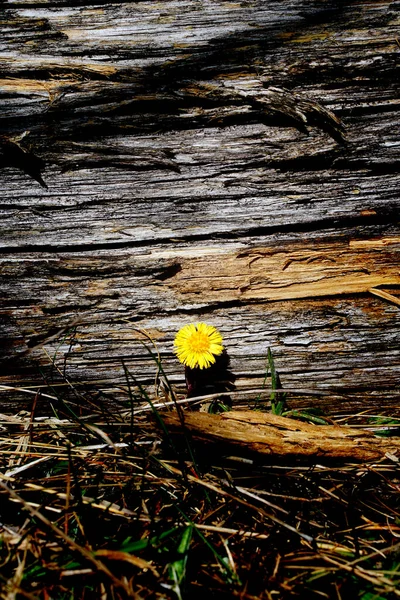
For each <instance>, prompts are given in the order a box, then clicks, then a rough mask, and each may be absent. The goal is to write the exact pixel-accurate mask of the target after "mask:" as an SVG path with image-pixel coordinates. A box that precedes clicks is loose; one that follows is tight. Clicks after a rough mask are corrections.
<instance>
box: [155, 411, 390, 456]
mask: <svg viewBox="0 0 400 600" xmlns="http://www.w3.org/2000/svg"><path fill="white" fill-rule="evenodd" d="M162 419H163V421H164V424H165V425H166V427H167V429H168V430H169V431H170V432H172V433H174V434H180V435H183V433H184V430H186V432H187V433H189V434H190V438H191V440H193V442H196V443H197V444H198V448H199V449H201V448H203V451H209V448H210V445H217V444H218V448H219V451H220V452H221V453H222V454H225V455H226V454H228V453H229V452H237V453H238V454H237V456H249V455H253V456H254V455H258V457H259V458H261V457H262V458H265V457H266V456H268V457H270V458H282V457H285V458H291V459H299V460H301V459H302V460H305V459H313V460H318V461H320V460H322V461H324V460H327V461H331V460H333V461H337V460H352V461H370V460H379V459H382V458H384V457H385V455H386V454H391V455H396V453H398V452H399V450H400V440H399V439H398V438H389V439H386V438H382V437H377V436H374V435H373V434H372V433H371V432H369V431H366V430H363V429H355V428H351V427H340V426H337V425H335V426H331V425H310V424H309V423H304V422H302V421H296V420H294V419H289V418H286V417H280V416H277V415H272V414H267V413H260V412H258V411H231V412H226V413H222V414H220V415H209V414H206V413H188V412H185V413H184V427H182V423H181V420H180V419H179V417H178V415H177V414H176V413H166V414H163V415H162ZM206 448H207V450H206Z"/></svg>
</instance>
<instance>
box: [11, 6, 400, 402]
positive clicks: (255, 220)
mask: <svg viewBox="0 0 400 600" xmlns="http://www.w3.org/2000/svg"><path fill="white" fill-rule="evenodd" d="M399 13H400V11H399V3H398V2H390V1H382V0H380V1H378V0H371V2H364V1H362V2H361V1H358V2H333V1H329V0H326V1H311V2H310V1H308V0H307V1H305V0H304V1H303V0H285V1H283V2H275V1H272V0H262V1H261V0H250V1H248V2H237V3H236V2H234V3H232V2H226V1H222V0H219V1H218V0H216V1H212V2H211V1H208V2H207V1H204V2H197V1H195V0H187V1H183V2H182V1H173V0H170V1H168V0H166V1H164V2H124V1H122V0H115V1H113V2H112V3H108V4H107V3H102V2H101V3H97V4H94V3H86V4H84V3H82V2H74V1H73V0H57V1H53V0H52V1H50V2H41V0H34V2H32V1H31V0H18V1H17V2H3V3H2V4H1V7H0V106H1V112H0V167H2V168H0V185H1V189H2V195H1V202H0V213H1V221H0V274H1V295H0V327H1V332H0V343H1V349H0V356H1V359H2V366H1V374H0V383H1V384H3V385H15V386H21V387H31V388H32V389H33V390H36V389H37V388H38V386H39V387H40V386H42V385H43V377H42V375H41V372H40V371H42V372H44V373H45V376H46V377H50V378H52V377H53V375H54V378H55V379H54V378H53V379H54V380H55V381H57V382H58V383H59V384H62V382H63V376H61V374H60V373H57V371H56V370H55V369H54V364H55V365H56V367H57V368H58V369H60V371H61V373H63V374H65V375H66V376H67V378H68V381H70V382H72V383H73V384H74V385H75V386H77V387H78V388H79V386H82V385H86V384H90V385H91V386H92V387H95V388H96V389H98V390H101V391H102V392H104V393H106V394H108V395H109V397H110V398H111V399H112V397H114V396H116V397H122V398H124V397H125V398H126V378H125V374H124V368H123V362H124V363H125V364H126V365H127V366H128V367H129V369H130V370H131V371H132V372H133V373H134V374H135V375H136V376H137V377H138V378H139V379H140V380H141V381H143V382H144V383H148V384H150V383H151V382H152V381H153V379H154V375H155V372H156V366H155V364H154V361H153V360H152V358H151V357H150V356H149V354H148V351H147V350H146V348H145V347H144V346H143V344H142V341H143V340H144V339H145V338H144V336H143V335H142V334H141V333H140V332H138V331H137V329H145V330H146V331H148V333H149V334H150V335H151V337H152V338H153V339H154V341H155V342H157V344H158V348H159V351H160V355H161V358H162V360H163V364H164V368H165V371H166V372H167V374H168V375H169V377H170V380H171V382H172V383H173V384H174V385H177V386H178V388H179V389H180V390H183V369H182V367H181V365H179V364H178V363H177V361H176V359H174V357H173V353H172V342H173V337H174V335H175V333H176V331H177V330H178V329H179V328H180V327H181V326H183V325H184V324H186V323H188V322H191V321H197V320H203V321H206V322H209V323H211V324H213V325H215V326H217V327H218V328H220V330H221V332H222V333H223V335H224V338H225V344H226V348H227V350H228V353H229V355H230V358H231V370H232V372H233V373H234V375H235V376H236V386H237V388H238V389H239V390H241V389H250V388H258V387H260V384H261V382H262V381H263V378H264V374H265V365H266V353H267V349H268V347H271V349H272V351H273V354H274V357H275V362H276V367H277V369H278V370H279V372H280V375H281V380H282V385H284V386H286V387H292V388H308V389H313V390H322V391H325V392H326V391H331V392H332V398H329V397H321V398H320V399H318V400H315V398H314V399H313V400H312V403H313V404H315V402H318V403H319V404H321V406H323V407H324V408H326V409H327V410H330V409H335V410H336V409H338V408H344V409H346V410H348V409H351V410H364V409H371V410H374V409H375V408H376V409H378V408H379V409H380V408H381V407H382V406H383V407H387V406H391V407H395V406H396V405H397V402H398V398H399V388H398V384H399V379H400V377H399V375H400V353H399V329H398V328H399V305H398V304H399V292H398V290H399V285H400V274H399V271H400V267H399V248H400V243H399V242H400V232H399V227H398V221H399V187H400V176H399V157H400V154H399V148H400V146H399V111H398V109H399V102H400V100H399V86H398V82H399V68H398V64H399V56H400V45H399V37H398V36H399V25H400V17H399ZM45 186H47V187H45ZM52 365H53V366H52ZM64 383H65V382H64ZM65 387H68V386H67V385H66V386H64V387H61V388H60V389H65ZM337 394H340V395H341V398H339V399H338V398H337ZM0 401H1V402H2V406H3V407H4V410H6V409H7V410H8V409H9V408H11V410H15V407H16V406H17V407H23V406H24V405H26V404H28V405H29V403H30V402H31V396H29V395H28V394H25V393H17V392H15V393H11V392H10V391H9V390H3V391H0ZM17 401H18V402H17ZM292 402H294V404H295V405H296V406H297V405H298V406H304V405H308V404H309V403H310V402H311V400H310V397H308V396H307V394H303V395H300V396H296V397H295V399H294V400H292Z"/></svg>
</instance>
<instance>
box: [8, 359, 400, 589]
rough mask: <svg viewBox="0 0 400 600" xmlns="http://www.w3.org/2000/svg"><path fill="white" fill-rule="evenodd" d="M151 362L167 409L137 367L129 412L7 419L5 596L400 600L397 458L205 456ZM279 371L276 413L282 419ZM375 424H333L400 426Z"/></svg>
mask: <svg viewBox="0 0 400 600" xmlns="http://www.w3.org/2000/svg"><path fill="white" fill-rule="evenodd" d="M155 360H156V362H157V361H158V362H157V366H158V377H159V379H160V380H162V382H161V383H162V385H160V389H163V390H167V402H168V404H166V402H165V398H160V397H157V395H156V394H154V395H151V394H150V392H149V391H148V390H146V389H145V388H144V387H143V386H142V385H141V383H140V382H139V381H138V380H137V379H136V378H135V377H134V376H133V375H131V374H130V373H129V372H128V370H127V369H126V376H127V382H128V383H127V398H126V402H119V403H116V402H115V403H112V402H111V403H110V402H107V403H102V402H101V399H99V398H96V401H94V397H93V394H92V393H91V392H89V391H88V392H81V393H80V395H79V402H77V401H76V399H75V400H71V399H70V398H69V397H68V396H63V395H62V393H63V392H61V391H59V389H58V388H57V389H58V391H55V388H54V389H52V388H51V387H49V388H48V389H47V390H45V391H44V392H42V393H41V395H40V394H39V395H38V396H37V397H33V401H32V411H31V413H21V414H17V415H12V416H6V415H3V416H2V417H1V426H2V427H3V430H2V436H1V448H2V453H1V455H0V461H1V475H0V495H1V498H0V522H1V526H0V541H1V543H0V564H1V572H0V585H1V588H2V592H1V593H2V597H3V598H7V599H8V598H30V599H33V598H40V599H43V600H44V599H48V598H52V599H55V600H58V599H60V600H64V599H65V600H67V599H68V600H70V599H71V598H83V599H96V600H98V599H99V598H101V599H106V598H110V599H121V600H122V599H125V598H160V599H161V598H171V599H176V600H184V599H185V598H191V599H192V598H204V597H205V596H207V597H208V598H231V597H238V598H244V599H249V600H250V599H255V598H261V599H264V598H265V599H268V600H270V599H272V598H296V597H300V596H301V597H308V598H310V599H312V598H315V599H319V598H329V599H330V598H333V599H338V600H341V599H344V598H349V597H354V598H360V599H362V600H372V598H375V599H377V600H379V599H380V598H385V599H390V598H397V597H399V596H400V591H399V589H398V587H399V583H400V581H399V580H400V541H399V540H400V494H399V490H400V483H399V482H400V466H399V461H398V459H397V458H396V457H394V456H393V457H388V458H386V459H385V460H382V461H381V462H379V463H377V464H364V465H352V464H345V465H343V464H342V465H338V466H337V467H333V466H332V465H330V466H329V467H327V466H324V465H320V464H315V463H313V462H310V463H309V464H304V463H303V464H301V465H300V464H290V463H282V461H280V462H279V464H276V463H274V461H273V459H271V460H270V461H269V462H265V461H264V462H263V463H256V462H251V461H249V460H248V459H244V458H242V457H240V456H236V457H233V456H230V452H229V451H228V452H227V454H226V456H224V455H218V456H215V455H214V456H212V455H211V456H210V454H209V453H207V454H206V453H204V456H203V455H202V454H201V453H199V451H197V452H196V453H195V452H194V449H193V448H192V447H191V445H190V438H187V440H186V443H185V445H184V446H183V447H180V446H179V447H178V446H176V445H175V443H174V440H173V439H172V438H171V437H170V436H169V434H168V431H167V430H166V429H165V428H164V429H163V427H162V426H161V427H160V426H159V425H160V423H161V425H162V413H159V412H158V411H159V409H160V408H161V407H162V406H164V407H165V406H167V408H168V409H170V410H177V409H179V410H181V411H182V412H183V408H181V407H182V406H183V404H182V401H183V400H184V399H183V398H177V397H176V394H175V392H174V390H173V388H172V386H171V385H170V384H169V382H168V380H167V378H166V376H165V373H164V372H163V370H162V365H161V363H159V359H158V358H157V357H155ZM268 361H269V371H270V373H271V375H272V386H271V387H272V390H271V392H270V393H271V402H272V405H273V407H274V410H275V412H276V413H279V414H285V413H287V411H288V408H287V395H284V392H282V391H280V390H281V385H280V381H279V375H278V374H277V371H276V369H275V365H274V363H273V358H272V354H271V355H269V357H268ZM61 389H62V388H61ZM7 393H8V394H9V395H11V394H12V393H13V390H12V388H10V389H9V390H8V392H7ZM19 393H20V391H19ZM209 400H210V399H209V398H204V399H203V400H200V401H199V402H202V401H203V402H209ZM149 405H151V407H150V406H149ZM188 406H189V407H190V406H191V405H190V404H189V405H188ZM111 407H112V408H111ZM148 408H151V413H152V414H153V415H155V416H156V418H155V419H149V413H148V412H146V410H147V409H148ZM292 412H293V411H292ZM295 416H296V415H295ZM303 417H304V415H303ZM330 419H331V420H335V419H334V415H330ZM379 419H380V421H379ZM379 419H378V418H377V415H375V416H371V415H365V414H363V415H349V416H341V417H340V419H339V418H338V419H337V421H340V422H341V424H343V423H351V424H352V426H354V425H357V424H358V425H363V426H366V425H369V426H372V427H373V428H374V429H380V430H384V431H386V430H387V429H388V428H390V427H391V426H393V424H394V425H396V426H398V423H399V421H398V419H396V418H394V417H393V415H385V414H381V415H379ZM388 419H390V420H389V421H388ZM157 421H158V425H157ZM325 422H326V421H325Z"/></svg>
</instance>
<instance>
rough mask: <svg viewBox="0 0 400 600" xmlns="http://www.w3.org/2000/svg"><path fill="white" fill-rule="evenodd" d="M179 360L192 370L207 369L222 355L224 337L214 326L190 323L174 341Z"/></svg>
mask: <svg viewBox="0 0 400 600" xmlns="http://www.w3.org/2000/svg"><path fill="white" fill-rule="evenodd" d="M174 346H175V354H176V355H177V357H178V359H179V360H180V361H181V363H183V364H184V365H186V366H187V367H190V368H191V369H195V368H196V367H199V368H200V369H207V368H208V367H209V366H210V365H212V364H213V363H215V357H216V356H218V355H219V354H222V351H223V349H224V347H223V345H222V335H221V334H220V332H219V331H218V329H216V328H215V327H213V326H212V325H207V324H206V323H190V324H189V325H185V326H184V327H182V329H180V330H179V331H178V333H177V334H176V337H175V341H174Z"/></svg>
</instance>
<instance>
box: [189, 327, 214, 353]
mask: <svg viewBox="0 0 400 600" xmlns="http://www.w3.org/2000/svg"><path fill="white" fill-rule="evenodd" d="M189 344H190V348H191V351H192V352H196V353H198V354H202V353H203V352H207V350H209V349H210V338H209V337H208V335H207V334H205V333H202V332H201V331H196V333H193V335H191V336H190V341H189Z"/></svg>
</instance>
